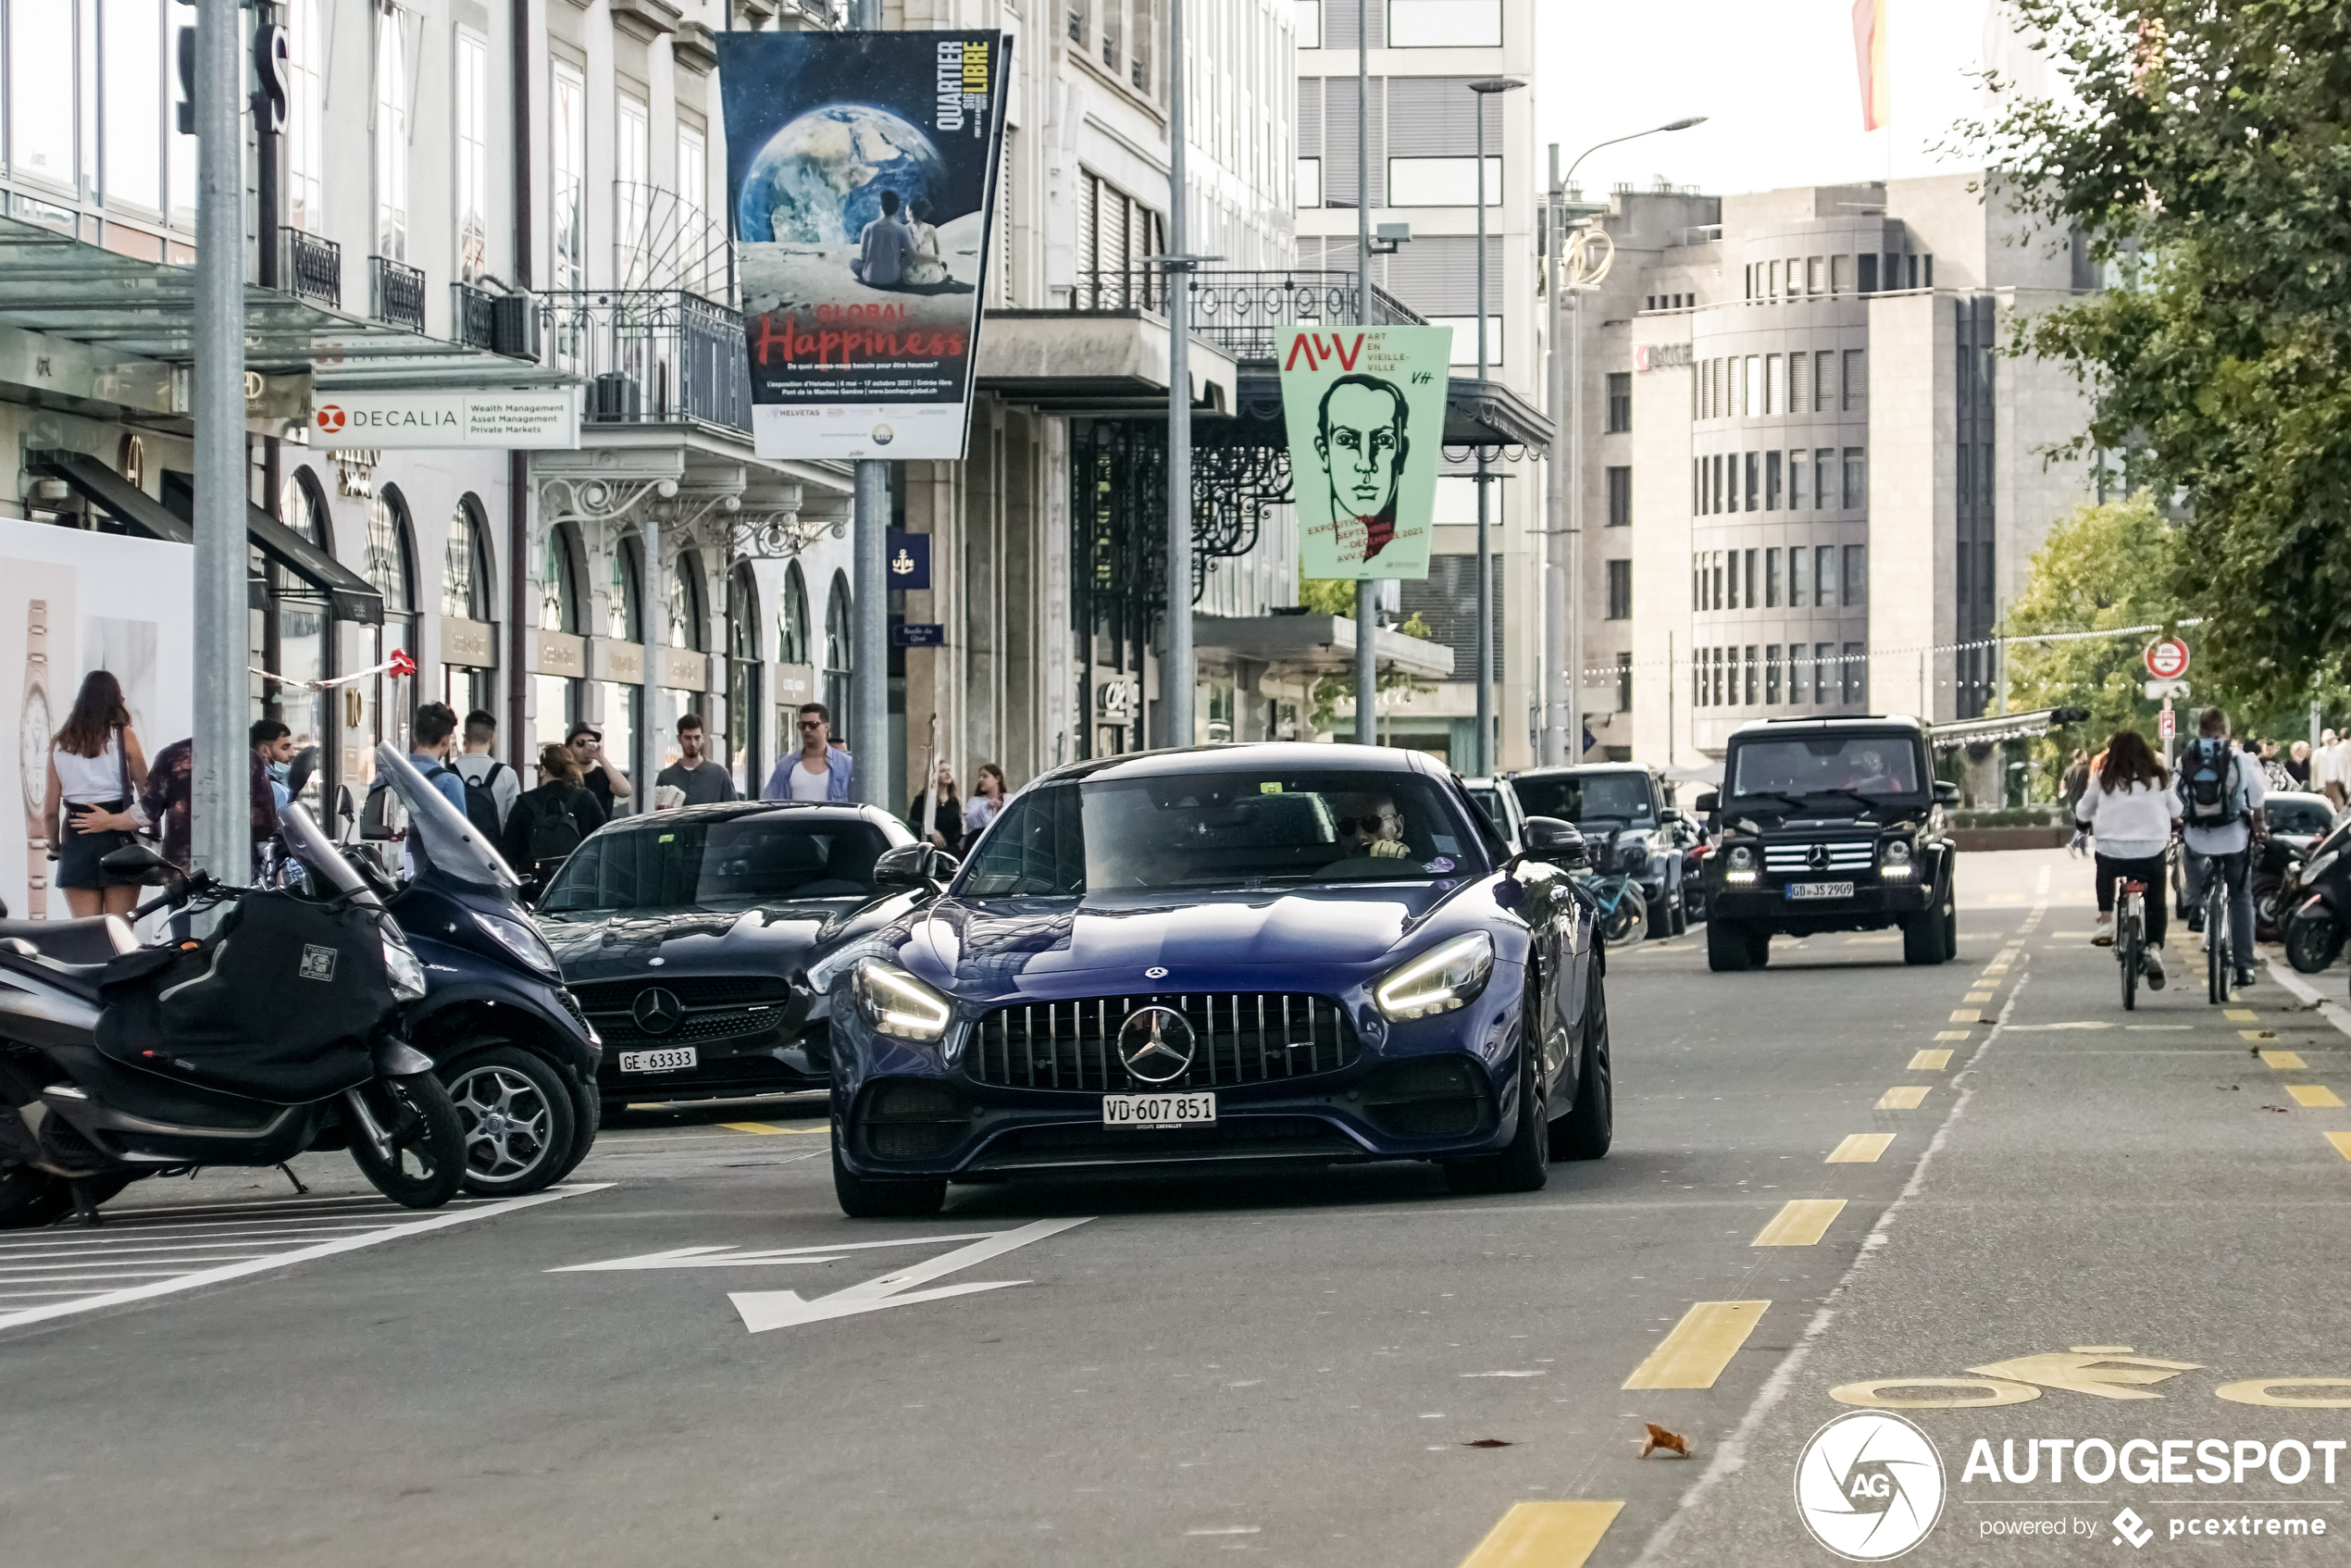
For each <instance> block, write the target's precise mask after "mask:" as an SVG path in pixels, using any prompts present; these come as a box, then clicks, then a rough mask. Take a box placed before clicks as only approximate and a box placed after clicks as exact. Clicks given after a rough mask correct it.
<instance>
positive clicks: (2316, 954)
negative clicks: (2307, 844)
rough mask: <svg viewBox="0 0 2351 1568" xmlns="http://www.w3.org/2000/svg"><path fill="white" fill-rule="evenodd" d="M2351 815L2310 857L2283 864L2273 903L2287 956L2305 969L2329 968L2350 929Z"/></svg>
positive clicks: (2313, 848) (2305, 971) (2309, 971)
mask: <svg viewBox="0 0 2351 1568" xmlns="http://www.w3.org/2000/svg"><path fill="white" fill-rule="evenodd" d="M2346 850H2351V817H2345V819H2344V821H2343V823H2342V824H2341V825H2340V826H2338V827H2337V828H2334V829H2333V831H2332V832H2330V833H2329V834H2327V836H2326V837H2325V838H2323V839H2321V840H2319V841H2318V842H2317V843H2316V844H2314V845H2312V846H2311V849H2310V854H2309V858H2308V859H2307V860H2303V861H2300V862H2297V863H2295V864H2293V865H2288V866H2287V867H2286V870H2285V874H2284V877H2283V880H2282V882H2281V884H2280V890H2279V893H2278V896H2277V907H2278V909H2279V910H2281V911H2282V912H2283V930H2282V931H2281V932H2280V936H2281V939H2282V940H2283V942H2284V943H2285V957H2286V962H2287V963H2289V964H2293V965H2294V966H2295V968H2296V969H2298V970H2300V971H2301V972H2302V973H2303V974H2305V975H2315V974H2318V973H2319V972H2320V970H2322V969H2327V968H2330V967H2332V965H2333V964H2334V961H2335V960H2336V959H2337V958H2339V957H2341V956H2342V953H2343V941H2344V935H2345V931H2351V853H2346V852H2345V851H2346Z"/></svg>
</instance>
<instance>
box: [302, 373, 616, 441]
mask: <svg viewBox="0 0 2351 1568" xmlns="http://www.w3.org/2000/svg"><path fill="white" fill-rule="evenodd" d="M310 442H311V444H312V445H313V446H316V447H327V448H343V449H348V448H357V449H359V450H362V451H366V450H368V449H371V448H372V449H377V450H382V449H387V448H391V447H402V448H433V447H441V448H451V447H468V446H472V447H492V448H495V449H497V450H498V451H501V452H513V451H521V450H525V449H529V450H535V451H551V450H552V451H568V450H571V449H573V448H576V447H578V445H579V393H578V391H577V390H576V389H574V388H571V387H543V388H539V389H536V390H532V391H528V392H525V391H509V392H319V393H317V405H316V406H315V407H313V408H312V409H311V411H310Z"/></svg>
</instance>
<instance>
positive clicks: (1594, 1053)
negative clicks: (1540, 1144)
mask: <svg viewBox="0 0 2351 1568" xmlns="http://www.w3.org/2000/svg"><path fill="white" fill-rule="evenodd" d="M1583 1069H1584V1070H1583V1072H1582V1073H1581V1074H1580V1075H1579V1076H1577V1078H1576V1083H1575V1103H1574V1104H1573V1105H1571V1106H1569V1107H1568V1110H1567V1114H1566V1115H1564V1116H1561V1118H1560V1119H1559V1120H1558V1121H1556V1122H1553V1123H1552V1124H1551V1137H1550V1144H1551V1158H1552V1159H1554V1160H1598V1159H1600V1158H1601V1157H1603V1156H1604V1155H1606V1154H1607V1153H1608V1150H1609V1145H1610V1144H1611V1142H1613V1141H1614V1140H1615V1137H1616V1082H1615V1069H1614V1068H1613V1067H1612V1066H1611V1063H1610V1060H1609V1043H1608V989H1607V987H1606V986H1605V985H1604V984H1603V983H1602V981H1601V979H1600V977H1599V976H1598V974H1595V975H1593V977H1592V993H1591V995H1590V996H1589V997H1587V998H1586V1000H1585V1002H1584V1061H1583Z"/></svg>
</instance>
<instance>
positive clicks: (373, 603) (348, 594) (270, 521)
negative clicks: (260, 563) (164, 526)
mask: <svg viewBox="0 0 2351 1568" xmlns="http://www.w3.org/2000/svg"><path fill="white" fill-rule="evenodd" d="M174 510H175V512H176V511H177V508H176V507H175V508H174ZM245 537H246V538H247V539H248V540H251V541H253V547H254V548H255V550H258V551H260V552H261V553H262V554H264V555H267V557H268V558H269V559H270V560H271V561H273V562H275V563H277V564H278V565H279V566H283V567H284V568H285V569H286V570H288V571H290V572H292V574H293V575H294V576H296V577H298V578H300V579H302V580H303V581H305V582H306V583H308V584H309V585H310V586H311V587H313V588H315V589H317V591H319V592H321V593H323V594H325V595H326V596H327V613H328V614H329V615H330V616H332V617H333V618H334V619H336V620H339V621H356V622H358V623H359V624H360V625H361V626H381V625H383V623H384V596H383V594H382V592H381V591H379V590H378V589H377V587H376V585H375V584H374V583H371V582H369V581H368V580H367V579H366V578H363V577H361V576H359V575H358V574H357V573H355V572H354V571H353V570H352V569H351V568H350V567H349V566H344V565H343V564H342V562H341V561H338V560H336V559H335V558H334V557H333V556H332V555H330V554H327V553H326V552H325V551H323V550H321V549H319V548H318V547H317V545H315V544H313V543H311V542H310V541H308V540H306V539H305V538H303V537H302V535H300V534H298V533H296V532H295V531H294V530H293V529H290V528H288V527H286V525H285V524H283V523H281V522H280V521H279V520H278V519H277V518H275V517H273V516H270V515H269V514H268V513H267V512H265V511H263V510H262V509H261V508H260V507H258V506H255V504H253V503H252V502H250V501H248V502H246V503H245Z"/></svg>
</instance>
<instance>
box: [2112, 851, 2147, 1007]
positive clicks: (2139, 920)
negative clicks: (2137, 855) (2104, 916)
mask: <svg viewBox="0 0 2351 1568" xmlns="http://www.w3.org/2000/svg"><path fill="white" fill-rule="evenodd" d="M2146 890H2147V885H2146V883H2145V882H2133V881H2129V880H2125V881H2124V882H2123V883H2122V886H2121V890H2120V891H2119V892H2118V893H2117V894H2116V895H2115V900H2114V960H2115V962H2116V963H2117V964H2121V966H2122V1010H2123V1011H2124V1012H2126V1013H2134V1012H2136V1011H2138V1006H2139V976H2140V974H2141V973H2142V972H2143V971H2144V970H2145V968H2146Z"/></svg>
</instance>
